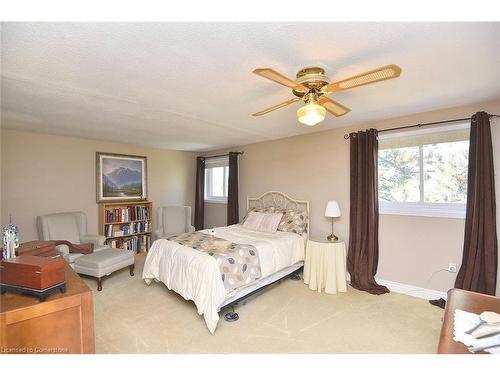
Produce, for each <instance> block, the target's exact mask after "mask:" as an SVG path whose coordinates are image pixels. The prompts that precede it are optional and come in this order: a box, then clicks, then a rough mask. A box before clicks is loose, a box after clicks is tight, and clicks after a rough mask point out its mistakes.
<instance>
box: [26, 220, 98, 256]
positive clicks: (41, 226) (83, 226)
mask: <svg viewBox="0 0 500 375" xmlns="http://www.w3.org/2000/svg"><path fill="white" fill-rule="evenodd" d="M36 225H37V229H38V237H39V239H40V240H44V241H47V240H67V241H69V242H71V243H74V244H81V243H92V244H94V252H96V251H100V250H103V249H107V248H108V246H106V245H104V241H105V240H106V237H104V236H99V235H90V234H88V233H87V216H86V215H85V213H83V212H61V213H56V214H48V215H41V216H37V218H36ZM57 250H58V251H59V252H60V253H61V255H62V256H63V258H64V259H65V260H66V261H67V262H68V263H69V264H71V263H73V262H74V261H75V259H77V258H78V257H80V256H82V255H83V254H80V253H70V251H69V248H68V246H66V245H59V246H57Z"/></svg>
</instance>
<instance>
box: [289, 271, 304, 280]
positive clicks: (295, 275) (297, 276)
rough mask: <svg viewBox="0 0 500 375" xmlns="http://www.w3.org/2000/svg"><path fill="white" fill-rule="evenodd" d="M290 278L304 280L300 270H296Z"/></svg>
mask: <svg viewBox="0 0 500 375" xmlns="http://www.w3.org/2000/svg"><path fill="white" fill-rule="evenodd" d="M290 279H292V280H302V277H301V276H300V273H299V272H295V273H293V274H292V275H291V276H290Z"/></svg>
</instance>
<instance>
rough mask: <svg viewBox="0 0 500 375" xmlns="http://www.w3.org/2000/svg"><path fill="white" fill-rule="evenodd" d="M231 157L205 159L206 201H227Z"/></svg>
mask: <svg viewBox="0 0 500 375" xmlns="http://www.w3.org/2000/svg"><path fill="white" fill-rule="evenodd" d="M228 176H229V159H228V158H227V157H221V158H207V159H206V161H205V201H206V202H213V203H227V179H228Z"/></svg>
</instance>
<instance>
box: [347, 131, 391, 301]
mask: <svg viewBox="0 0 500 375" xmlns="http://www.w3.org/2000/svg"><path fill="white" fill-rule="evenodd" d="M350 153H351V178H350V183H351V186H350V190H351V194H350V195H351V197H350V205H351V207H350V218H349V227H350V228H349V250H348V253H347V270H348V271H349V274H350V275H351V286H352V287H354V288H356V289H359V290H364V291H366V292H368V293H371V294H383V293H389V289H387V288H386V287H385V286H382V285H378V284H377V282H376V281H375V274H376V273H377V266H378V167H377V157H378V140H377V130H376V129H369V130H367V131H359V132H357V133H351V134H350Z"/></svg>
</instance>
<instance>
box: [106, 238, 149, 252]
mask: <svg viewBox="0 0 500 375" xmlns="http://www.w3.org/2000/svg"><path fill="white" fill-rule="evenodd" d="M108 245H109V246H111V247H112V248H116V249H124V250H130V251H133V252H136V253H142V252H145V251H148V250H149V248H150V246H151V236H150V235H140V236H133V237H129V238H120V239H114V240H109V241H108Z"/></svg>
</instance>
